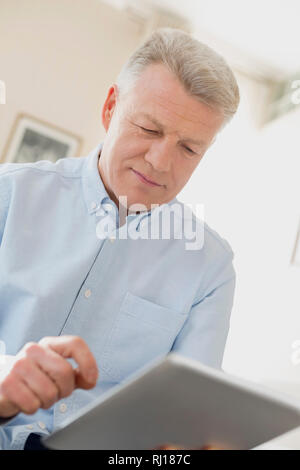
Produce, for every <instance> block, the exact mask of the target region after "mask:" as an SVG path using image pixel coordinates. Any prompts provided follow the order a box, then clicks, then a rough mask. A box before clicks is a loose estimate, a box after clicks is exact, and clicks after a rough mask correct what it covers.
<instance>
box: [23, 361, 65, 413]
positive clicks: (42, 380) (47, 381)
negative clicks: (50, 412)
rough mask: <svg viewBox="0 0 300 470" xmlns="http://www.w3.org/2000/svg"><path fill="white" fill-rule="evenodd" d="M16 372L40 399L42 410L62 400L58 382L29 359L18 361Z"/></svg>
mask: <svg viewBox="0 0 300 470" xmlns="http://www.w3.org/2000/svg"><path fill="white" fill-rule="evenodd" d="M14 371H15V373H16V374H17V375H19V377H21V379H22V380H23V382H24V383H25V384H26V385H27V387H28V388H29V389H30V390H31V391H32V392H33V393H34V394H35V395H36V396H37V397H38V398H39V400H40V402H41V408H45V409H47V408H50V406H52V405H53V404H54V403H55V402H56V401H58V400H59V398H60V390H59V387H58V385H57V384H56V382H54V381H53V380H51V378H50V376H49V375H48V374H47V373H46V372H45V371H43V370H42V369H41V368H40V367H39V366H38V364H36V363H35V362H33V361H31V360H29V359H27V360H23V361H22V359H21V360H20V361H18V362H17V363H16V366H15V367H14Z"/></svg>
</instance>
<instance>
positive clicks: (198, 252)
mask: <svg viewBox="0 0 300 470" xmlns="http://www.w3.org/2000/svg"><path fill="white" fill-rule="evenodd" d="M101 147H102V144H100V145H98V146H97V147H96V148H95V149H94V150H93V151H92V152H91V153H90V154H89V155H88V156H87V157H79V158H63V159H60V160H58V161H57V162H55V163H53V162H50V161H39V162H36V163H25V164H24V163H22V164H19V163H6V164H2V165H0V340H2V341H4V342H5V345H6V354H12V355H15V354H17V352H18V351H19V350H20V349H21V348H22V347H23V346H24V345H25V343H27V342H28V341H35V342H37V341H39V340H40V339H41V338H43V337H44V336H59V335H66V334H71V335H79V336H81V337H82V338H83V339H84V340H85V341H86V342H87V344H88V346H89V347H90V349H91V351H92V353H93V354H94V356H95V358H96V360H97V364H98V368H99V372H100V375H99V380H98V383H97V385H96V387H95V388H94V389H92V390H89V391H86V390H80V389H78V390H75V391H74V392H73V393H72V395H71V396H69V397H67V398H64V399H62V400H60V401H59V402H57V403H56V404H55V405H53V406H52V407H51V408H50V409H48V410H42V409H41V410H38V411H37V412H36V413H35V414H34V415H25V414H24V413H19V414H18V415H17V416H16V417H14V418H13V419H11V420H10V421H8V422H6V423H5V424H4V425H3V426H2V427H0V448H2V449H22V448H23V446H24V443H25V440H26V438H27V437H28V435H29V434H30V433H31V432H36V433H40V434H49V433H51V432H52V431H53V430H55V429H56V428H57V427H60V426H61V423H62V422H63V421H64V420H65V419H66V418H69V417H70V416H72V414H73V413H74V412H75V411H77V410H78V409H79V408H80V407H82V406H83V405H85V404H87V403H89V402H90V401H91V400H93V399H94V398H95V397H98V396H99V395H100V394H102V393H104V392H105V391H107V390H108V389H110V388H111V387H113V386H114V385H116V384H118V383H120V382H121V381H123V380H126V378H127V377H128V376H129V375H130V374H132V373H136V371H137V370H138V369H139V368H141V367H143V366H145V365H146V364H147V363H148V362H150V361H152V360H155V359H156V358H158V357H159V356H164V355H166V354H168V353H169V352H170V351H171V350H172V351H176V352H177V353H179V354H182V355H184V356H187V357H191V358H193V359H196V360H199V361H201V362H202V363H204V364H206V365H209V366H211V367H215V368H221V364H222V358H223V353H224V348H225V344H226V339H227V334H228V329H229V321H230V313H231V309H232V304H233V296H234V288H235V270H234V267H233V264H232V259H233V252H232V250H231V248H230V246H229V244H228V243H227V241H226V240H224V239H223V238H221V237H220V236H219V235H218V234H217V233H216V232H215V231H214V230H212V229H211V228H210V227H209V226H208V225H207V224H206V223H204V222H203V223H201V224H200V225H201V226H202V227H203V233H204V243H203V246H201V248H199V249H186V246H187V245H186V240H185V238H184V237H183V238H181V239H180V238H175V237H173V238H170V239H150V238H148V239H147V238H146V237H144V238H143V237H140V238H139V237H138V234H139V233H140V231H142V232H143V233H145V230H146V229H147V230H148V229H149V227H150V228H151V224H152V222H153V223H154V222H155V214H156V215H157V214H160V215H162V216H164V214H166V212H165V211H166V210H168V209H170V207H171V206H172V204H174V203H176V204H180V205H181V207H183V204H182V203H180V202H179V201H178V200H177V199H176V198H175V199H173V200H172V201H170V202H169V203H168V204H162V205H161V206H159V208H157V209H154V210H153V211H149V212H146V213H145V212H144V213H140V214H133V215H129V216H128V217H127V218H126V224H124V225H122V226H121V227H119V223H118V218H117V217H116V214H118V209H117V206H116V204H115V203H114V202H113V201H112V200H111V199H110V198H109V196H108V194H107V192H106V190H105V187H104V185H103V183H102V180H101V178H100V176H99V172H98V167H97V164H98V155H99V152H100V151H101ZM109 209H113V210H112V211H110V210H109ZM192 217H193V218H195V216H194V215H193V216H192ZM156 219H157V217H156ZM103 220H109V221H110V224H109V231H107V228H105V224H104V225H103V223H102V222H103ZM196 222H197V221H196ZM198 222H199V220H198ZM198 222H197V223H198ZM129 225H130V227H131V234H136V235H137V237H131V238H129V237H127V238H126V237H124V230H125V228H126V230H128V227H129ZM179 225H180V224H179ZM177 226H178V217H177ZM141 227H142V228H141ZM122 231H123V232H122ZM101 233H102V235H101ZM121 233H123V238H122V237H121V236H119V237H118V236H116V235H118V234H121Z"/></svg>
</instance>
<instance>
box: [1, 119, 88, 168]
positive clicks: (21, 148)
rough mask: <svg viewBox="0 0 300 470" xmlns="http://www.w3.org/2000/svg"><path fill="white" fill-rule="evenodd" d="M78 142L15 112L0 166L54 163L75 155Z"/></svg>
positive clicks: (77, 139) (52, 126)
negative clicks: (47, 161)
mask: <svg viewBox="0 0 300 470" xmlns="http://www.w3.org/2000/svg"><path fill="white" fill-rule="evenodd" d="M81 145H82V139H81V138H80V137H79V136H77V135H75V134H73V133H71V132H69V131H66V130H65V129H62V128H59V127H57V126H55V125H53V124H50V123H49V122H46V121H44V120H42V119H39V118H36V117H34V116H31V115H29V114H25V113H19V114H18V115H17V117H16V120H15V122H14V125H13V128H12V130H11V132H10V135H9V138H8V140H7V144H6V146H5V148H4V152H3V155H2V157H1V159H0V163H10V162H13V163H27V162H36V161H38V160H50V161H53V162H55V161H56V160H58V159H59V158H65V157H75V156H77V155H78V154H79V152H80V148H81Z"/></svg>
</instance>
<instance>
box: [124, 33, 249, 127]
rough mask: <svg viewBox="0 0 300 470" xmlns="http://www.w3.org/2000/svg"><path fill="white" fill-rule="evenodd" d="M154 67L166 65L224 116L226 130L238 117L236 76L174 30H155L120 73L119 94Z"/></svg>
mask: <svg viewBox="0 0 300 470" xmlns="http://www.w3.org/2000/svg"><path fill="white" fill-rule="evenodd" d="M152 63H162V64H164V65H166V67H168V69H169V70H170V71H171V72H172V73H173V74H174V75H175V76H176V77H177V78H178V80H179V81H180V82H181V83H182V85H183V86H184V88H185V90H186V91H187V92H188V93H189V94H190V95H192V96H194V97H195V98H196V99H198V100H199V101H200V102H202V103H205V104H207V105H208V106H210V107H211V108H214V109H217V110H220V111H221V112H223V114H224V123H223V127H224V125H225V124H227V123H228V122H229V121H230V119H231V118H232V117H233V115H234V114H235V112H236V110H237V108H238V105H239V101H240V94H239V88H238V85H237V82H236V79H235V77H234V74H233V72H232V71H231V69H230V67H229V66H228V64H227V63H226V61H225V60H224V58H223V57H222V56H221V55H219V54H218V53H217V52H215V51H214V50H213V49H211V48H210V47H209V46H207V45H206V44H204V43H202V42H200V41H198V40H197V39H194V38H193V37H192V36H191V35H190V34H188V33H185V32H184V31H181V30H179V29H173V28H160V29H157V30H155V31H154V32H153V33H152V34H151V36H150V37H149V38H148V39H147V40H146V41H145V42H144V43H143V44H142V45H141V46H140V47H139V48H138V49H137V50H136V51H135V52H134V53H133V54H132V55H131V56H130V58H129V59H128V61H127V62H126V63H125V65H124V66H123V68H122V70H121V72H120V73H119V75H118V77H117V80H116V84H117V86H118V87H119V90H120V94H122V93H126V92H127V91H129V90H130V89H131V88H132V86H133V85H134V83H135V81H136V80H137V79H138V78H139V76H140V75H141V73H142V71H143V70H144V69H145V68H146V67H147V66H148V65H150V64H152Z"/></svg>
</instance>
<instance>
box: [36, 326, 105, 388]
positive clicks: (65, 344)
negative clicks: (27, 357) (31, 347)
mask: <svg viewBox="0 0 300 470" xmlns="http://www.w3.org/2000/svg"><path fill="white" fill-rule="evenodd" d="M39 344H40V345H44V346H47V347H49V348H50V349H52V350H53V351H54V352H56V353H57V354H59V355H60V356H62V357H64V358H72V359H74V360H75V361H76V363H77V364H78V369H77V372H76V385H77V386H78V387H82V388H90V387H92V386H94V385H95V384H96V382H97V378H98V367H97V362H96V359H95V358H94V356H93V354H92V353H91V351H90V349H89V347H88V345H87V344H86V342H85V341H84V340H83V339H82V338H80V337H79V336H71V335H70V336H68V335H65V336H54V337H46V338H43V339H42V340H41V341H40V342H39Z"/></svg>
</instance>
